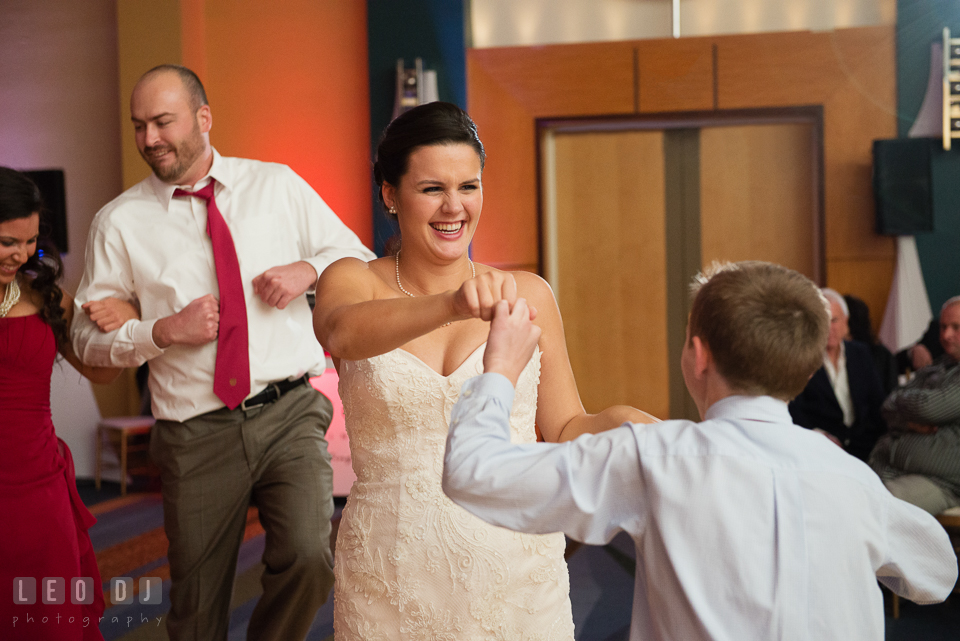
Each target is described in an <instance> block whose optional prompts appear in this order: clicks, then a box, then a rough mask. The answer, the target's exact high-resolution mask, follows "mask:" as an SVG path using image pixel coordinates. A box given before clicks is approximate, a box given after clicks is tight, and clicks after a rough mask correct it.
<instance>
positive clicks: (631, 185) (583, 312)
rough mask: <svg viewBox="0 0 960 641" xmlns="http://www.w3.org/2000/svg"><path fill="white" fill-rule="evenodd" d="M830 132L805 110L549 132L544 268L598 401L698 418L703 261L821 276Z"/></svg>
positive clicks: (577, 361) (583, 387)
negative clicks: (696, 278) (696, 310)
mask: <svg viewBox="0 0 960 641" xmlns="http://www.w3.org/2000/svg"><path fill="white" fill-rule="evenodd" d="M816 141H817V138H816V135H815V129H814V127H813V125H812V124H809V123H804V122H799V123H772V124H766V123H765V124H756V125H752V124H751V125H736V126H711V127H699V128H696V129H689V128H688V129H678V128H671V129H663V130H660V129H642V130H619V131H610V130H600V131H571V132H565V131H561V130H558V131H550V132H547V133H546V134H545V135H543V136H542V137H541V158H542V190H541V194H542V198H543V200H542V203H541V206H542V212H543V217H542V221H541V223H542V224H541V234H542V235H541V238H542V247H543V254H544V255H543V260H542V262H543V265H544V275H545V277H546V278H547V279H548V281H550V283H551V285H552V286H553V287H554V290H555V293H556V295H557V300H558V303H559V306H560V311H561V314H562V315H563V321H564V329H565V332H566V339H567V347H568V350H569V352H570V361H571V365H572V366H573V371H574V375H575V376H576V378H577V384H578V387H579V390H580V396H581V399H582V401H583V404H584V407H585V408H586V409H587V411H588V412H597V411H600V410H602V409H604V408H605V407H608V406H610V405H614V404H620V403H625V404H629V405H633V406H636V407H639V408H640V409H643V410H646V411H648V412H650V413H652V414H654V415H657V416H660V417H663V418H667V417H673V418H680V417H685V418H697V416H696V409H695V408H694V406H693V405H692V403H691V402H690V399H689V397H688V396H687V394H686V391H685V388H684V385H683V379H682V374H681V372H680V365H679V355H680V350H681V349H682V345H683V336H684V330H685V325H686V317H687V313H688V312H689V296H688V287H689V282H690V279H691V277H692V276H693V275H694V274H695V273H696V272H697V271H699V270H700V269H701V268H702V267H703V266H705V265H708V264H709V263H710V262H712V261H714V260H721V261H740V260H765V261H770V262H776V263H780V264H782V265H785V266H787V267H790V268H792V269H796V270H798V271H800V272H801V273H804V274H806V275H808V276H810V277H811V278H813V279H814V280H816V279H817V278H818V276H819V274H818V273H817V265H818V264H819V254H818V252H819V248H820V246H821V241H820V240H819V234H820V233H821V232H820V229H819V225H818V222H817V221H818V213H817V212H818V210H817V206H818V202H817V198H816V194H817V189H818V187H817V181H818V180H819V175H820V174H819V172H818V167H817V165H816V163H817V162H818V158H819V157H818V155H817V154H816Z"/></svg>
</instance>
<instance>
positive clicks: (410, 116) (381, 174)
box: [373, 102, 486, 220]
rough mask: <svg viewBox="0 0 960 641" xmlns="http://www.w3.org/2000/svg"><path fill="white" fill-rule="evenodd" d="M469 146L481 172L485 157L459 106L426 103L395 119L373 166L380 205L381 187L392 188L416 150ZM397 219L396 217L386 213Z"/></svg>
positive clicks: (384, 133) (387, 130)
mask: <svg viewBox="0 0 960 641" xmlns="http://www.w3.org/2000/svg"><path fill="white" fill-rule="evenodd" d="M458 144H464V145H470V146H471V147H473V149H474V151H476V152H477V156H478V157H479V158H480V170H481V171H483V163H484V160H485V159H486V155H485V154H484V152H483V143H482V142H480V138H479V136H477V126H476V125H475V124H474V123H473V120H471V119H470V116H468V115H467V112H465V111H464V110H463V109H461V108H460V107H458V106H456V105H454V104H451V103H449V102H428V103H427V104H425V105H420V106H418V107H414V108H413V109H411V110H410V111H407V112H405V113H402V114H400V115H399V116H397V117H396V119H394V121H393V122H391V123H390V124H389V125H387V128H386V129H384V131H383V135H382V136H380V144H378V145H377V158H376V160H374V163H373V177H374V180H376V181H377V187H378V190H377V196H378V198H379V199H380V204H383V184H384V183H389V184H391V185H393V186H394V187H396V186H398V185H399V184H400V179H401V178H403V176H404V174H406V173H407V163H408V161H409V159H410V154H412V153H413V152H414V151H415V150H416V149H417V148H418V147H425V146H428V145H458ZM387 216H389V217H390V218H392V219H394V220H396V214H390V213H387Z"/></svg>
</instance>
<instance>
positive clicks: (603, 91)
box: [467, 42, 634, 118]
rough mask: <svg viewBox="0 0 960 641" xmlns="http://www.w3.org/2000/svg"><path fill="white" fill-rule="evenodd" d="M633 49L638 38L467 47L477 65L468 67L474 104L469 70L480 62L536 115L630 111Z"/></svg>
mask: <svg viewBox="0 0 960 641" xmlns="http://www.w3.org/2000/svg"><path fill="white" fill-rule="evenodd" d="M633 49H634V46H633V43H622V42H614V43H591V44H574V45H556V46H548V47H510V48H504V49H472V50H470V51H468V52H467V54H468V60H472V61H473V62H474V63H475V65H476V66H474V65H471V66H468V68H467V76H468V78H467V98H468V100H469V102H470V108H471V110H472V109H473V100H474V93H475V89H474V88H473V86H472V84H471V82H472V81H471V78H470V74H471V72H472V71H474V70H478V67H479V68H482V69H484V70H486V72H487V74H489V76H490V77H491V78H492V79H494V80H495V81H496V82H497V84H499V85H500V86H501V87H502V88H503V90H504V91H506V92H507V93H509V94H510V95H511V96H513V98H514V99H515V100H516V101H517V102H518V103H519V104H522V105H523V106H524V108H526V109H527V111H528V113H529V115H530V116H532V117H534V118H542V117H547V116H582V115H597V114H610V113H630V112H632V111H633V110H634V84H633V83H634V73H633ZM477 115H478V116H480V117H483V116H482V115H480V114H477ZM484 115H486V114H484ZM491 115H494V114H491Z"/></svg>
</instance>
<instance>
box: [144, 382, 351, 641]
mask: <svg viewBox="0 0 960 641" xmlns="http://www.w3.org/2000/svg"><path fill="white" fill-rule="evenodd" d="M332 416H333V408H332V405H331V404H330V401H329V399H327V398H326V397H325V396H324V395H323V394H320V393H318V392H316V391H315V390H314V389H313V388H312V387H310V386H309V385H305V386H301V387H298V388H296V389H294V390H291V391H289V392H287V393H286V394H285V395H284V396H283V397H282V398H280V400H278V401H277V402H275V403H272V404H270V405H265V406H263V407H261V408H258V409H254V410H250V411H248V412H244V411H242V410H240V409H236V410H232V411H231V410H228V409H226V408H223V409H220V410H217V411H214V412H210V413H208V414H203V415H201V416H197V417H195V418H192V419H190V420H187V421H185V422H183V423H178V422H174V421H157V424H156V426H155V427H154V428H153V431H152V433H151V438H150V455H151V457H152V458H153V460H154V461H155V462H156V463H157V465H158V466H159V467H160V471H161V484H162V493H163V514H164V528H165V530H166V533H167V538H168V539H169V541H170V549H169V552H168V555H167V556H168V559H169V561H170V578H171V580H172V586H171V590H170V601H171V603H170V614H169V616H168V619H167V632H168V633H169V635H170V639H171V640H172V641H225V640H226V639H227V629H228V624H229V616H230V599H231V596H232V594H233V581H234V578H235V575H236V564H237V555H238V553H239V550H240V543H241V540H242V538H243V532H244V528H245V524H246V515H247V508H248V506H250V505H255V506H256V507H257V508H258V510H259V514H260V522H261V524H262V525H263V528H264V530H266V549H265V550H264V553H263V563H264V565H265V566H266V569H265V570H264V572H263V577H262V578H261V583H262V585H263V596H262V597H261V598H260V600H259V602H258V603H257V605H256V608H255V609H254V611H253V614H252V616H251V618H250V627H249V630H248V632H247V638H248V639H250V640H251V641H267V640H272V639H277V640H281V639H282V640H284V641H286V640H296V639H303V638H304V637H305V636H306V634H307V632H308V631H309V629H310V626H311V625H312V623H313V619H314V616H315V615H316V613H317V610H318V609H319V608H320V606H321V605H323V603H324V602H325V601H326V600H327V597H328V596H329V594H330V589H331V587H332V586H333V557H332V555H331V553H330V518H331V516H333V499H332V496H331V490H332V487H333V468H332V467H331V466H330V454H329V453H328V452H327V442H326V440H324V434H325V432H326V430H327V427H328V426H329V425H330V419H331V417H332Z"/></svg>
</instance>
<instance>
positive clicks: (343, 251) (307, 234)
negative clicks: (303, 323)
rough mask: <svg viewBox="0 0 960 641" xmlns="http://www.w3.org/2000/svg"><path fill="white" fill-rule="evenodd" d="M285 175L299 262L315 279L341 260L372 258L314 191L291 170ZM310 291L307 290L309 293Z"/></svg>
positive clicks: (373, 256)
mask: <svg viewBox="0 0 960 641" xmlns="http://www.w3.org/2000/svg"><path fill="white" fill-rule="evenodd" d="M286 171H287V172H289V179H290V182H289V184H290V185H291V193H290V198H291V200H292V203H291V207H290V211H291V212H293V213H294V215H296V216H297V219H296V221H295V226H296V228H297V230H298V242H299V243H300V248H299V249H300V254H301V256H303V258H302V259H301V260H303V261H304V262H306V263H309V264H310V265H312V266H313V268H314V269H315V270H316V272H317V276H318V277H319V275H320V274H321V273H322V272H323V270H324V269H326V268H327V267H328V266H329V265H331V264H333V263H334V262H336V261H338V260H340V259H341V258H347V257H352V258H358V259H360V260H362V261H371V260H373V259H374V258H376V255H375V254H374V253H373V252H372V251H370V250H369V249H368V248H367V247H366V246H365V245H364V244H363V243H362V242H361V241H360V238H358V237H357V235H356V234H355V233H353V231H352V230H351V229H350V228H349V227H347V226H346V225H345V224H344V223H343V221H342V220H340V218H338V217H337V215H336V214H335V213H334V212H333V210H332V209H331V208H330V206H329V205H327V203H326V202H324V200H323V199H322V198H321V197H320V195H319V194H317V192H316V191H314V190H313V188H312V187H311V186H310V185H309V183H307V181H305V180H304V179H303V178H301V177H300V176H298V175H297V174H296V173H295V172H294V171H293V170H291V169H289V168H286ZM312 289H313V288H311V290H312Z"/></svg>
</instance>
